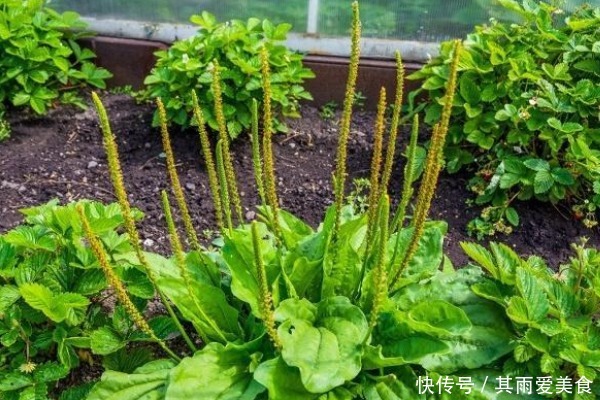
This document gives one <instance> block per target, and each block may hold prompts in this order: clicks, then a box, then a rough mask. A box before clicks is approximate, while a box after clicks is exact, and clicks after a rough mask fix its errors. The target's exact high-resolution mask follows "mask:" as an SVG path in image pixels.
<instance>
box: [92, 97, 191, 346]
mask: <svg viewBox="0 0 600 400" xmlns="http://www.w3.org/2000/svg"><path fill="white" fill-rule="evenodd" d="M92 101H93V102H94V106H95V108H96V111H97V112H98V119H99V120H100V128H101V131H102V136H103V143H104V149H105V151H106V157H107V159H108V169H109V173H110V178H111V181H112V184H113V187H114V189H115V195H116V197H117V201H118V202H119V205H120V207H121V213H122V214H123V221H124V225H125V231H126V232H127V235H128V236H129V239H130V241H131V245H132V246H133V249H134V251H135V254H136V256H137V258H138V260H139V262H140V264H141V266H142V267H143V268H144V271H145V272H146V275H147V276H148V279H149V280H150V282H151V283H152V286H153V287H154V290H155V291H156V292H157V293H158V295H159V296H160V299H161V301H162V303H163V304H164V306H165V308H166V309H167V312H168V313H169V316H170V317H171V319H172V320H173V322H174V323H175V325H176V326H177V328H178V329H179V331H180V332H181V334H182V335H183V336H184V337H185V335H186V333H185V329H183V326H182V325H181V322H180V321H179V319H178V318H177V315H175V312H174V311H173V308H172V307H171V305H170V304H169V301H168V300H167V299H166V297H165V295H164V294H163V293H162V291H161V290H160V289H159V287H158V285H157V283H156V274H155V273H154V271H153V270H152V269H151V268H150V265H149V264H148V260H147V259H146V256H145V255H144V252H143V251H142V246H141V245H140V236H139V233H138V231H137V229H136V227H135V220H134V219H133V213H132V211H131V205H130V204H129V199H128V198H127V191H126V190H125V184H124V182H123V172H122V170H121V164H120V162H119V151H118V148H117V143H116V141H115V137H114V135H113V133H112V129H111V127H110V122H109V120H108V115H107V113H106V109H105V108H104V105H103V104H102V101H101V100H100V98H99V97H98V95H97V94H96V93H95V92H92ZM190 348H191V349H193V347H190Z"/></svg>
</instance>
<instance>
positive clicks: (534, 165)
mask: <svg viewBox="0 0 600 400" xmlns="http://www.w3.org/2000/svg"><path fill="white" fill-rule="evenodd" d="M523 164H525V166H526V167H527V168H529V169H532V170H534V171H538V172H539V171H549V170H550V164H548V161H546V160H542V159H539V158H530V159H529V160H525V161H524V162H523Z"/></svg>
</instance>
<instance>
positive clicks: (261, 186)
mask: <svg viewBox="0 0 600 400" xmlns="http://www.w3.org/2000/svg"><path fill="white" fill-rule="evenodd" d="M251 110H252V164H253V165H254V179H255V180H256V187H257V188H258V195H259V197H260V201H261V203H262V204H263V205H266V204H267V199H266V196H265V183H264V180H263V165H262V154H261V150H260V139H259V137H258V101H256V99H252V109H251Z"/></svg>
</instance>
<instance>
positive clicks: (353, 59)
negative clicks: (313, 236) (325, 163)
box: [333, 1, 361, 237]
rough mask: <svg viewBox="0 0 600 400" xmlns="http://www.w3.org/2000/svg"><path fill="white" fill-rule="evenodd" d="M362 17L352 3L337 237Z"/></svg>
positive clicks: (336, 188) (338, 160)
mask: <svg viewBox="0 0 600 400" xmlns="http://www.w3.org/2000/svg"><path fill="white" fill-rule="evenodd" d="M360 32H361V25H360V15H359V9H358V1H355V2H353V3H352V35H351V36H352V37H351V43H352V45H351V49H350V65H349V67H348V81H347V83H346V93H345V96H344V110H343V112H342V120H341V124H340V134H339V141H338V146H337V157H336V170H335V175H334V181H333V184H334V192H335V226H334V230H333V236H334V237H335V236H337V235H338V232H339V229H340V223H341V215H342V207H343V206H344V190H345V184H346V160H347V156H348V137H349V136H350V123H351V121H352V105H353V103H354V94H355V91H356V79H357V77H358V62H359V58H360Z"/></svg>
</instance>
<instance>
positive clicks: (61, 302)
mask: <svg viewBox="0 0 600 400" xmlns="http://www.w3.org/2000/svg"><path fill="white" fill-rule="evenodd" d="M19 291H20V292H21V296H23V299H24V300H25V301H26V302H27V304H29V305H30V306H31V307H33V308H35V309H36V310H39V311H41V312H43V313H44V314H45V315H46V316H47V317H48V318H50V319H51V320H53V321H54V322H62V321H65V320H66V321H67V323H69V324H70V325H77V324H78V323H80V322H81V320H82V319H83V313H84V312H85V310H86V309H87V306H88V305H89V303H90V301H89V300H88V299H87V298H86V297H84V296H82V295H80V294H77V293H61V294H57V295H55V294H54V293H52V290H50V289H49V288H47V287H45V286H43V285H41V284H39V283H25V284H23V285H21V286H20V287H19Z"/></svg>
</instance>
